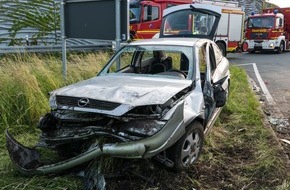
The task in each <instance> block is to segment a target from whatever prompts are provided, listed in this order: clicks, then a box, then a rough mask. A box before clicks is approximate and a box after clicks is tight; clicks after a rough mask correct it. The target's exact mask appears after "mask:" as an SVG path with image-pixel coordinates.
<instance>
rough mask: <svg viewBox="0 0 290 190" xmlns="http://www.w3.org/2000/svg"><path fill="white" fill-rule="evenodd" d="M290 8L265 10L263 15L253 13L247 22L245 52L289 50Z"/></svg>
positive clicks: (279, 51)
mask: <svg viewBox="0 0 290 190" xmlns="http://www.w3.org/2000/svg"><path fill="white" fill-rule="evenodd" d="M289 33H290V7H288V8H272V9H263V10H262V14H255V13H252V15H251V16H249V17H248V19H247V21H246V32H245V42H244V43H243V50H244V51H248V52H249V53H255V52H256V51H275V52H278V53H281V52H283V51H284V50H286V49H289V35H290V34H289Z"/></svg>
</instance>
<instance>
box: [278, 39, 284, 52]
mask: <svg viewBox="0 0 290 190" xmlns="http://www.w3.org/2000/svg"><path fill="white" fill-rule="evenodd" d="M283 51H284V42H283V41H282V42H281V43H280V45H279V48H278V53H282V52H283Z"/></svg>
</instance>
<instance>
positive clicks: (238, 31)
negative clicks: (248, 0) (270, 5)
mask: <svg viewBox="0 0 290 190" xmlns="http://www.w3.org/2000/svg"><path fill="white" fill-rule="evenodd" d="M191 3H200V4H209V5H216V6H220V7H222V16H221V20H220V22H219V26H218V29H217V33H216V35H215V39H214V41H215V42H216V43H217V45H218V46H219V47H220V49H221V51H222V52H223V54H224V55H226V53H227V52H235V51H238V50H240V47H241V44H242V42H243V25H244V15H245V14H244V11H243V10H242V8H241V7H240V6H239V5H238V2H234V1H210V0H131V1H130V36H131V39H132V40H137V39H146V38H152V37H153V36H154V35H156V33H158V32H159V30H160V26H161V23H162V13H163V11H164V9H166V8H169V7H172V6H175V5H181V4H191Z"/></svg>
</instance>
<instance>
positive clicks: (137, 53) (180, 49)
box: [100, 45, 194, 78]
mask: <svg viewBox="0 0 290 190" xmlns="http://www.w3.org/2000/svg"><path fill="white" fill-rule="evenodd" d="M193 55H194V54H193V49H192V48H191V47H186V46H157V45H144V46H126V47H124V48H122V49H121V50H120V51H119V52H118V53H117V54H116V56H115V57H113V58H112V60H111V61H110V62H109V63H108V64H107V66H106V67H105V68H104V70H103V71H102V72H101V73H100V75H104V74H110V73H126V74H127V73H129V74H131V73H132V74H150V75H152V74H154V75H155V74H158V75H162V76H161V77H168V76H167V74H168V75H170V74H171V76H175V75H172V73H170V71H172V70H174V71H175V72H180V73H184V74H183V75H184V77H183V78H186V77H187V76H192V73H193V71H192V70H193V61H192V60H193ZM175 77H176V76H175Z"/></svg>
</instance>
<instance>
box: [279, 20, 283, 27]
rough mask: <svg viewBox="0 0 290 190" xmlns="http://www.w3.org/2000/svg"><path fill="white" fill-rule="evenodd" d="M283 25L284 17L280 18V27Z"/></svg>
mask: <svg viewBox="0 0 290 190" xmlns="http://www.w3.org/2000/svg"><path fill="white" fill-rule="evenodd" d="M282 26H283V20H282V18H280V19H279V27H282Z"/></svg>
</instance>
